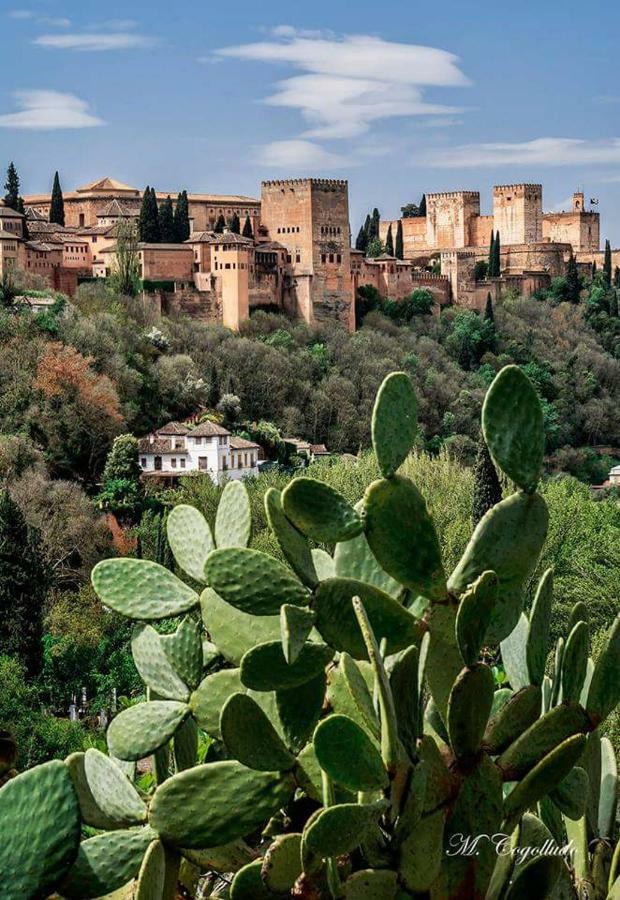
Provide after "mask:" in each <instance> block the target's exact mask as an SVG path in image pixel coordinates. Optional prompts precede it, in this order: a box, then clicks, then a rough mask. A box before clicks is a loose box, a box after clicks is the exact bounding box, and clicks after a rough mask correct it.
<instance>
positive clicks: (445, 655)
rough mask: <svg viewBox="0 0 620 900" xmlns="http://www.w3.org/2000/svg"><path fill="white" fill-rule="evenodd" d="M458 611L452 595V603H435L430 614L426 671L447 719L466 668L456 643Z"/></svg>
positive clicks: (441, 714)
mask: <svg viewBox="0 0 620 900" xmlns="http://www.w3.org/2000/svg"><path fill="white" fill-rule="evenodd" d="M456 612H457V607H456V604H455V602H454V601H453V600H452V598H450V602H449V603H445V604H444V603H433V605H432V606H431V608H430V610H429V613H428V629H429V635H430V637H429V639H428V651H427V654H426V665H425V668H424V671H425V673H426V680H427V682H428V688H429V691H430V693H431V697H432V698H433V701H434V703H435V705H436V707H437V711H438V713H439V715H440V716H441V718H442V719H443V721H444V722H445V721H446V715H447V707H448V697H449V696H450V691H451V690H452V685H453V684H454V682H455V680H456V678H457V676H458V674H459V672H460V671H461V669H462V668H463V659H462V657H461V652H460V650H459V648H458V645H457V643H456ZM421 649H422V648H421Z"/></svg>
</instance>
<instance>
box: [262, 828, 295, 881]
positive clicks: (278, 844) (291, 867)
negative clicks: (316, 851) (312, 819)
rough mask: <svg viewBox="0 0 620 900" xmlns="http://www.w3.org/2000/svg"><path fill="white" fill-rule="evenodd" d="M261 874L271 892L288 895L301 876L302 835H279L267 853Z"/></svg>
mask: <svg viewBox="0 0 620 900" xmlns="http://www.w3.org/2000/svg"><path fill="white" fill-rule="evenodd" d="M261 874H262V878H263V882H264V884H265V887H266V888H267V889H268V890H269V891H271V892H272V893H274V894H288V892H289V891H290V890H291V889H292V887H293V885H294V884H295V882H296V881H297V879H298V877H299V876H300V875H301V834H295V833H294V832H292V833H290V834H281V835H279V837H277V838H276V839H275V841H274V842H273V844H271V845H270V846H269V847H268V849H267V852H266V853H265V858H264V859H263V865H262V872H261Z"/></svg>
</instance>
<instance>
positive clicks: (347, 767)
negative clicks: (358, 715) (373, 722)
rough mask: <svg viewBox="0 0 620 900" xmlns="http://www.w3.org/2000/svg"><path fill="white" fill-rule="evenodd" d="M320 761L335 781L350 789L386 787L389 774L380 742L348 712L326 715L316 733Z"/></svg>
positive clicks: (317, 752) (317, 755) (317, 756)
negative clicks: (351, 717) (376, 743)
mask: <svg viewBox="0 0 620 900" xmlns="http://www.w3.org/2000/svg"><path fill="white" fill-rule="evenodd" d="M313 744H314V752H315V753H316V758H317V759H318V761H319V765H320V766H321V768H322V769H323V771H324V772H326V773H327V775H329V777H330V778H331V780H332V781H334V782H335V783H336V784H340V785H342V786H343V787H346V788H348V789H349V790H350V791H378V790H382V789H383V788H385V787H387V785H388V783H389V779H388V774H387V771H386V769H385V766H384V765H383V760H382V759H381V754H380V753H379V750H378V748H377V746H376V745H375V744H374V743H373V742H372V741H371V739H370V738H369V737H368V734H367V733H366V732H365V731H364V730H363V729H362V728H360V726H359V725H357V724H356V723H355V722H354V721H353V720H352V719H349V718H348V716H342V715H332V716H328V717H327V718H326V719H323V720H322V721H321V722H320V723H319V725H318V726H317V728H316V731H315V732H314V737H313Z"/></svg>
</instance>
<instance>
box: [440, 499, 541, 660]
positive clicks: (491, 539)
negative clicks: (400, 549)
mask: <svg viewBox="0 0 620 900" xmlns="http://www.w3.org/2000/svg"><path fill="white" fill-rule="evenodd" d="M548 523H549V514H548V512H547V505H546V503H545V501H544V500H543V498H542V497H541V496H540V495H539V494H532V495H529V494H522V493H516V494H512V495H511V496H510V497H507V498H506V499H505V500H502V501H501V502H500V503H498V504H496V505H495V506H494V507H493V508H492V509H490V510H489V512H488V513H486V515H484V516H483V517H482V519H481V520H480V522H479V523H478V525H477V526H476V528H475V530H474V533H473V535H472V536H471V539H470V541H469V544H468V545H467V548H466V550H465V553H464V554H463V556H462V557H461V560H460V562H459V564H458V565H457V567H456V569H455V570H454V572H453V573H452V575H451V576H450V579H449V581H448V589H449V590H450V591H451V592H452V593H454V594H457V595H460V594H462V593H464V592H465V591H466V590H467V588H468V587H469V585H470V584H472V583H473V582H474V581H475V580H476V578H478V577H479V576H480V575H481V574H482V572H484V571H486V570H487V569H490V570H492V571H493V572H495V573H496V575H497V577H498V579H499V592H498V602H497V604H496V606H495V609H494V611H493V615H492V617H491V625H490V626H489V630H488V632H487V635H486V642H487V643H493V644H497V643H499V642H500V641H503V640H504V638H506V637H507V636H508V635H509V634H510V632H511V631H512V630H513V628H514V627H515V625H516V624H517V622H518V620H519V616H520V614H521V610H522V607H523V588H524V585H525V584H526V582H527V580H528V579H529V577H530V575H531V574H532V572H533V571H534V568H535V567H536V563H537V562H538V557H539V555H540V551H541V549H542V546H543V544H544V541H545V537H546V536H547V527H548Z"/></svg>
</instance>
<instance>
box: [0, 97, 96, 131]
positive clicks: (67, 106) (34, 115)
mask: <svg viewBox="0 0 620 900" xmlns="http://www.w3.org/2000/svg"><path fill="white" fill-rule="evenodd" d="M13 97H14V98H15V105H16V106H17V108H18V112H13V113H4V114H3V115H0V128H16V129H27V130H30V131H54V130H58V129H61V128H93V127H95V126H97V125H105V122H104V121H103V119H99V118H98V117H97V116H95V115H93V114H92V113H91V112H90V111H89V104H88V103H87V102H86V101H85V100H81V99H80V98H79V97H76V96H75V95H74V94H62V93H60V92H59V91H46V90H28V91H26V90H24V91H16V92H15V93H14V94H13Z"/></svg>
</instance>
